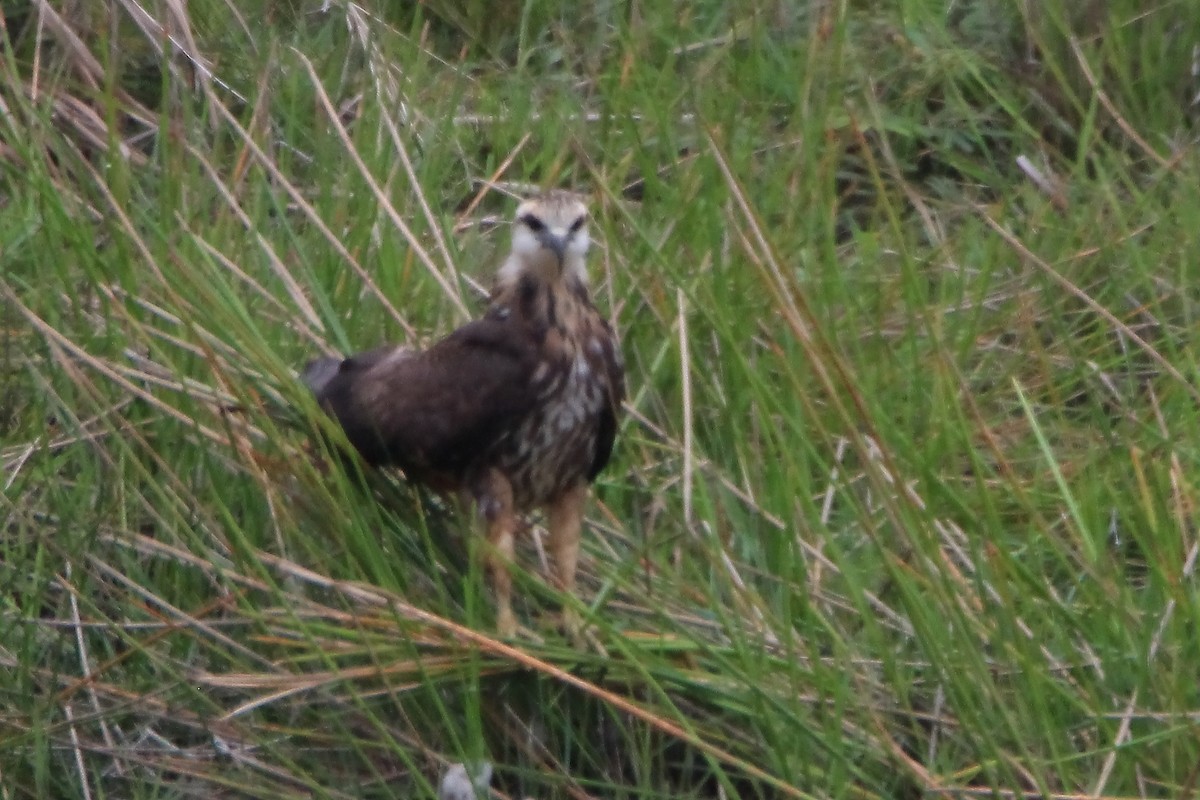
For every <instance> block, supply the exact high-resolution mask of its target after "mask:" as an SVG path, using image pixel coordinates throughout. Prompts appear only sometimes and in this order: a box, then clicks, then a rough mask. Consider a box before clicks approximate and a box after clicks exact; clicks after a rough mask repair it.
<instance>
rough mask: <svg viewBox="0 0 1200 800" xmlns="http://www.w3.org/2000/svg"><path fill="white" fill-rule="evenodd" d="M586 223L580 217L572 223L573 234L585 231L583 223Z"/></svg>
mask: <svg viewBox="0 0 1200 800" xmlns="http://www.w3.org/2000/svg"><path fill="white" fill-rule="evenodd" d="M585 221H586V220H585V219H584V218H583V217H579V218H578V219H576V220H575V221H574V222H572V223H571V233H579V232H580V231H581V230H583V223H584V222H585Z"/></svg>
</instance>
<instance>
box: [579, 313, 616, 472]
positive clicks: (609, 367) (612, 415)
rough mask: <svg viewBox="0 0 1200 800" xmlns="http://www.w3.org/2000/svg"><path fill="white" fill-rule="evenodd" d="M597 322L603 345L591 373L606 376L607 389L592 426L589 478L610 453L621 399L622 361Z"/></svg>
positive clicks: (613, 341) (612, 338)
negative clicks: (592, 454) (593, 441)
mask: <svg viewBox="0 0 1200 800" xmlns="http://www.w3.org/2000/svg"><path fill="white" fill-rule="evenodd" d="M601 324H602V325H603V327H604V333H605V335H604V336H603V337H600V338H601V341H602V342H603V345H602V352H601V354H600V355H599V358H600V360H601V361H603V363H602V364H600V365H595V364H594V365H593V367H594V368H595V367H597V366H599V367H600V369H595V373H596V374H598V375H606V376H607V377H608V386H609V392H608V402H607V403H606V404H605V405H604V408H603V409H601V411H600V422H599V425H598V427H597V429H596V455H595V457H594V458H593V459H592V466H591V467H590V468H589V469H588V473H587V479H588V480H589V481H594V480H595V479H596V476H597V475H599V474H600V471H601V470H602V469H604V467H605V466H606V465H607V464H608V459H609V458H610V457H611V456H612V449H613V442H614V441H615V440H616V438H617V419H618V418H619V416H620V413H621V403H622V402H623V401H624V400H625V361H624V359H623V358H622V357H621V347H620V345H619V344H618V343H617V337H616V336H614V335H613V332H612V328H611V327H610V326H609V325H608V323H607V322H601Z"/></svg>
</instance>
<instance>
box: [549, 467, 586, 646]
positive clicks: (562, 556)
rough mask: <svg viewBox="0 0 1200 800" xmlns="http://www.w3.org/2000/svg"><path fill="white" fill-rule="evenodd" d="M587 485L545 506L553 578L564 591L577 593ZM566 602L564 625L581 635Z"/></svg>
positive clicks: (575, 633) (570, 490)
mask: <svg viewBox="0 0 1200 800" xmlns="http://www.w3.org/2000/svg"><path fill="white" fill-rule="evenodd" d="M587 491H588V487H587V484H586V483H583V482H582V481H581V482H579V483H577V484H576V485H575V486H572V487H571V488H570V489H568V490H567V491H566V492H564V493H563V494H561V495H560V496H559V497H558V499H556V500H555V501H554V502H552V503H551V504H550V505H549V506H548V507H547V509H546V511H547V515H546V516H547V520H546V522H547V525H546V527H547V528H548V529H549V532H550V552H551V553H553V555H554V579H555V583H556V584H558V588H559V589H561V590H562V591H564V592H566V593H568V594H570V595H574V594H575V566H576V564H577V563H578V562H579V537H580V531H581V529H582V526H583V506H584V503H585V502H586V501H587ZM569 602H570V601H568V604H564V605H563V612H562V613H563V627H564V628H566V629H567V633H568V634H570V635H571V637H572V638H577V637H578V636H579V632H580V628H581V626H582V622H581V620H580V619H579V613H578V612H577V611H576V610H575V607H574V606H572V605H569Z"/></svg>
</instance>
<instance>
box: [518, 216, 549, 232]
mask: <svg viewBox="0 0 1200 800" xmlns="http://www.w3.org/2000/svg"><path fill="white" fill-rule="evenodd" d="M521 222H523V223H525V227H527V228H529V230H531V231H533V232H534V233H541V232H542V231H544V230H546V225H545V223H543V222H542V221H541V220H540V219H538V218H537V217H535V216H534V215H533V214H526V215H525V216H523V217H521Z"/></svg>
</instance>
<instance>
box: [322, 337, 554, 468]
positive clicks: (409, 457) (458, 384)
mask: <svg viewBox="0 0 1200 800" xmlns="http://www.w3.org/2000/svg"><path fill="white" fill-rule="evenodd" d="M318 363H319V362H318ZM536 364H537V350H536V348H535V347H534V344H533V341H532V339H531V338H530V337H529V335H528V334H527V333H526V332H525V331H524V330H522V328H521V327H520V326H518V325H515V324H512V323H510V322H509V321H508V320H506V319H503V318H497V317H486V318H484V319H481V320H478V321H476V322H472V323H469V324H468V325H465V326H463V327H462V328H459V329H458V330H457V331H455V332H454V333H452V334H450V335H449V336H448V337H446V338H445V339H443V340H442V341H440V342H438V343H437V344H436V345H434V346H433V347H431V348H430V349H429V350H426V351H425V352H422V353H417V352H413V351H404V350H399V349H387V348H384V349H382V350H373V351H370V352H369V353H366V354H362V355H359V356H352V357H350V358H348V359H346V360H345V361H342V362H341V363H340V365H339V366H338V369H337V372H336V374H334V375H332V376H329V377H328V380H326V381H325V382H324V383H323V384H321V385H318V386H315V387H314V392H315V393H316V395H317V399H318V401H319V402H320V403H321V404H322V405H323V406H324V407H325V408H326V409H328V410H329V412H330V413H331V414H332V415H333V416H334V417H335V418H336V419H337V420H338V421H339V422H340V423H341V425H342V427H343V429H345V431H346V437H347V438H348V439H349V440H350V443H351V444H353V445H354V447H355V449H357V450H358V451H359V453H361V454H362V456H363V458H364V459H366V461H367V462H368V463H370V464H374V465H385V464H394V465H397V466H399V467H401V468H402V469H404V470H405V471H406V472H408V473H410V474H411V475H412V476H413V477H415V478H418V479H433V478H438V479H453V480H457V479H461V477H462V473H463V471H464V470H466V469H467V468H468V467H469V466H470V464H471V463H472V461H473V460H474V459H476V458H478V457H479V456H481V455H482V454H483V453H485V452H486V451H488V450H489V449H490V448H491V447H492V445H494V444H495V442H496V441H497V440H499V439H500V438H501V437H503V436H504V435H506V433H507V432H508V431H510V430H511V428H512V426H513V425H514V421H515V420H516V418H518V417H520V416H521V415H522V414H524V413H526V412H527V411H528V409H529V407H530V406H531V405H532V403H533V402H534V400H535V397H534V395H533V392H532V391H531V380H530V379H531V376H532V374H533V372H534V370H535V368H536ZM319 369H320V368H319V367H318V368H317V369H316V370H314V368H313V367H312V366H310V368H309V369H308V370H306V371H305V372H306V376H307V375H308V374H309V373H310V372H315V371H318V370H319ZM326 369H327V368H326ZM316 377H321V376H316ZM310 385H311V384H310Z"/></svg>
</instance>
